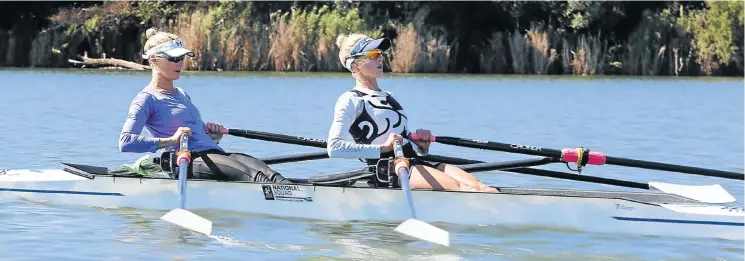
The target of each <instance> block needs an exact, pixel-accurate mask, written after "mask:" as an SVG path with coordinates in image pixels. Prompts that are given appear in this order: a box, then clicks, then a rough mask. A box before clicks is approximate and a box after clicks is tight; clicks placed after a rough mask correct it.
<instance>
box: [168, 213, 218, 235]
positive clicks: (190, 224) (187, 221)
mask: <svg viewBox="0 0 745 261" xmlns="http://www.w3.org/2000/svg"><path fill="white" fill-rule="evenodd" d="M160 219H162V220H165V221H168V222H170V223H172V224H175V225H177V226H180V227H183V228H186V229H189V230H192V231H196V232H199V233H202V234H205V235H208V236H209V235H211V234H212V221H209V220H208V219H206V218H203V217H200V216H198V215H197V214H194V213H191V212H190V211H188V210H184V209H180V208H177V209H174V210H171V211H169V212H168V213H166V214H165V215H163V216H162V217H160Z"/></svg>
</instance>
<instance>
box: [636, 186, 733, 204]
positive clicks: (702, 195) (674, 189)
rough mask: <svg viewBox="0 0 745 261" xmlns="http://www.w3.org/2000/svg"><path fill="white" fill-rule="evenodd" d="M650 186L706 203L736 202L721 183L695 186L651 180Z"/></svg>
mask: <svg viewBox="0 0 745 261" xmlns="http://www.w3.org/2000/svg"><path fill="white" fill-rule="evenodd" d="M649 186H650V187H654V188H656V189H659V190H660V191H662V192H665V193H669V194H675V195H679V196H682V197H686V198H690V199H693V200H698V201H701V202H706V203H729V202H735V197H733V196H732V195H731V194H729V192H727V190H725V189H724V188H722V186H720V185H719V184H715V185H706V186H695V185H680V184H670V183H664V182H649Z"/></svg>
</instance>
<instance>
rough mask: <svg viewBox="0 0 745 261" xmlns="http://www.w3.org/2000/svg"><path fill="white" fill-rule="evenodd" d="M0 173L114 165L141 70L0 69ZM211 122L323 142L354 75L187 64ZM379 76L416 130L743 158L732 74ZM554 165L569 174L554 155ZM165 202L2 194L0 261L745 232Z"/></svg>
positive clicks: (325, 168)
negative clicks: (191, 220)
mask: <svg viewBox="0 0 745 261" xmlns="http://www.w3.org/2000/svg"><path fill="white" fill-rule="evenodd" d="M0 79H1V80H0V111H2V112H3V117H2V120H0V133H2V134H3V135H2V136H0V155H3V159H2V160H0V169H14V168H55V167H59V165H58V163H59V162H61V161H66V162H77V163H89V164H94V165H104V166H111V167H116V166H119V165H120V164H122V163H131V162H133V161H134V160H135V159H137V158H138V157H139V156H141V155H136V154H122V153H119V152H118V148H117V138H118V135H119V131H120V129H121V126H122V123H123V121H124V118H125V117H126V114H127V108H128V105H129V102H130V101H131V100H132V98H133V97H134V95H135V94H136V93H137V91H138V90H140V89H141V88H143V86H144V84H146V83H147V82H148V81H149V74H148V73H131V72H110V73H103V72H86V71H79V70H69V71H47V70H38V71H28V70H8V71H0ZM178 84H179V86H181V87H184V88H185V89H186V90H187V91H188V92H189V94H190V95H191V97H192V99H193V101H194V102H195V103H196V104H197V105H198V106H199V107H200V110H201V112H202V115H203V117H204V118H205V120H207V121H218V122H220V123H222V124H224V125H226V126H228V127H234V128H244V129H253V130H260V131H269V132H274V133H282V134H288V135H298V136H307V137H316V138H325V137H326V132H327V130H328V125H329V124H330V121H331V114H332V110H333V106H334V102H335V101H336V99H337V97H338V96H339V95H340V94H341V93H342V92H343V91H345V90H348V89H349V88H351V87H352V84H353V82H352V81H351V80H350V78H348V77H346V75H338V74H232V73H222V74H210V73H189V74H185V75H184V76H183V78H182V80H180V81H179V82H178ZM381 84H382V87H383V88H384V89H386V90H391V91H393V92H394V93H395V94H396V96H397V98H398V99H399V101H400V102H401V103H402V104H403V105H404V107H405V108H406V110H407V112H408V114H409V118H410V121H411V122H410V124H411V126H412V127H413V128H429V129H431V130H432V132H433V133H434V134H435V135H438V134H439V135H449V136H462V137H469V138H480V139H489V140H495V141H501V142H508V143H521V144H530V145H537V146H543V147H550V148H564V147H575V146H584V147H588V148H591V149H593V150H599V151H602V152H605V153H606V154H608V155H612V156H620V157H630V158H637V159H645V160H653V161H662V162H670V163H678V164H684V165H692V166H702V167H710V168H717V169H723V170H731V171H742V168H743V158H744V155H743V82H742V80H741V79H724V80H722V79H716V80H712V79H707V80H703V79H673V78H664V79H663V78H650V79H640V78H636V79H624V78H594V79H593V78H539V77H475V76H453V77H401V76H397V77H390V78H387V79H384V80H382V81H381ZM221 144H222V145H223V146H224V147H225V148H226V149H227V150H231V151H243V152H247V153H250V154H253V155H255V156H258V157H263V156H276V155H283V154H289V153H296V152H309V151H317V150H318V149H313V148H307V147H300V146H294V145H284V144H274V143H269V142H263V141H253V140H246V139H241V138H236V137H229V136H226V137H225V138H224V139H223V141H222V142H221ZM432 153H434V154H440V155H451V156H460V157H468V158H473V159H480V160H490V161H496V160H510V159H519V158H525V156H521V155H515V154H504V153H497V152H487V151H481V150H473V149H464V148H456V147H451V146H445V145H438V144H435V145H433V148H432ZM358 166H359V162H356V161H354V160H336V159H334V160H329V159H326V160H320V161H315V162H304V163H292V164H284V165H278V166H276V169H277V170H279V171H281V172H282V173H283V174H284V175H286V176H290V177H307V176H310V175H315V174H319V173H326V174H328V173H331V172H335V171H344V170H347V169H350V168H355V167H358ZM553 168H554V169H556V170H565V168H566V167H565V166H563V165H557V166H555V167H553ZM584 173H585V174H587V175H596V176H603V177H611V178H621V179H628V180H632V181H639V182H648V181H666V182H675V183H681V184H713V183H719V184H722V185H723V186H724V187H725V188H726V189H727V190H729V191H730V193H732V194H733V195H735V197H736V198H737V199H738V201H739V204H742V202H743V184H742V183H741V182H734V181H732V180H725V179H716V178H707V177H701V176H695V175H687V174H676V173H666V172H654V171H647V170H640V169H632V168H620V167H613V166H602V167H597V166H593V167H588V168H587V169H586V170H585V172H584ZM477 175H478V177H479V178H481V179H482V180H484V181H486V182H487V183H489V184H494V185H497V186H529V187H541V188H590V189H610V190H625V189H623V188H617V187H611V186H603V185H594V184H585V183H578V182H570V181H562V180H556V179H550V178H541V177H532V176H525V175H519V174H509V173H499V172H491V173H481V174H477ZM162 214H163V212H155V211H153V212H150V211H143V210H136V209H118V210H101V209H91V208H84V207H70V206H55V205H43V204H38V203H31V202H24V201H0V234H2V235H4V236H2V237H0V260H52V259H53V260H327V259H332V260H342V259H350V260H360V259H364V260H743V257H744V256H743V244H742V242H731V241H721V240H706V241H701V240H687V239H677V238H649V237H625V236H609V235H597V234H586V233H577V232H567V231H561V230H545V229H519V230H518V229H513V228H510V227H461V226H449V227H443V228H445V229H447V230H448V231H450V232H451V233H452V242H453V247H452V248H449V249H447V248H439V247H436V246H433V245H429V244H424V243H419V242H412V241H409V240H403V239H401V238H400V237H399V236H398V234H397V233H396V232H394V231H393V230H392V229H393V227H394V226H395V224H379V223H332V222H320V221H319V222H309V221H299V220H291V219H276V218H267V217H263V216H251V215H243V214H240V215H239V214H235V213H218V212H211V213H199V214H203V215H205V216H206V217H208V218H210V219H211V220H213V222H215V224H214V227H215V229H216V232H215V234H218V235H220V237H216V238H207V237H200V236H194V235H190V234H186V233H184V232H183V231H181V230H178V229H174V228H172V227H169V226H168V225H166V224H165V223H164V222H162V221H160V220H158V217H159V216H160V215H162Z"/></svg>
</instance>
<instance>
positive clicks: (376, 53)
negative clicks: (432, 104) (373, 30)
mask: <svg viewBox="0 0 745 261" xmlns="http://www.w3.org/2000/svg"><path fill="white" fill-rule="evenodd" d="M336 45H337V46H338V47H339V50H340V51H339V60H340V62H341V63H342V64H343V65H344V67H345V68H347V69H348V70H349V71H351V72H352V76H353V77H354V79H355V80H356V84H355V86H354V88H353V89H352V90H350V91H348V92H345V93H343V94H342V95H341V96H340V97H339V99H338V100H337V102H336V105H335V107H334V119H333V121H332V123H331V128H330V129H329V136H328V147H327V150H328V153H329V157H331V158H362V159H366V160H367V164H368V165H378V166H380V167H382V168H379V170H378V171H386V170H387V163H381V164H379V160H380V159H386V158H388V157H390V156H392V155H393V152H392V150H393V143H394V141H395V140H399V141H401V144H403V150H404V156H406V157H414V158H416V157H417V156H423V155H426V154H427V153H428V151H429V146H430V142H429V138H430V137H431V135H432V134H431V133H430V131H429V130H425V129H418V130H416V133H417V134H418V135H419V137H420V138H421V140H414V141H412V142H409V140H408V139H404V138H403V137H404V136H408V134H409V129H408V126H407V117H406V114H405V113H404V110H403V107H401V104H399V103H398V102H397V101H396V99H395V98H394V96H393V94H391V93H390V92H388V91H382V90H381V89H380V88H379V86H378V82H377V78H379V77H381V76H382V75H383V63H382V52H384V51H386V50H387V49H388V48H389V47H390V45H391V42H390V40H388V39H385V38H383V39H372V38H370V37H368V36H366V35H363V34H359V33H355V34H351V35H340V36H339V37H338V38H337V39H336ZM350 135H351V138H352V139H351V140H349V139H347V137H348V136H350ZM412 143H413V145H412ZM411 167H412V168H411V179H410V185H411V188H412V189H434V190H461V191H482V192H498V191H497V189H495V188H492V187H489V186H487V185H486V184H484V183H481V182H480V181H479V180H478V179H476V178H475V177H474V176H472V175H471V174H469V173H467V172H465V171H463V170H462V169H460V168H458V167H456V166H452V165H448V164H441V163H432V162H426V161H422V160H416V159H415V160H412V161H411ZM394 185H395V186H397V187H398V185H397V184H394Z"/></svg>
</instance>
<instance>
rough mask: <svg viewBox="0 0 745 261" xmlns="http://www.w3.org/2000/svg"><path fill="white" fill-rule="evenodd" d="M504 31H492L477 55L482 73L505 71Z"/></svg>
mask: <svg viewBox="0 0 745 261" xmlns="http://www.w3.org/2000/svg"><path fill="white" fill-rule="evenodd" d="M504 40H505V39H504V33H502V32H494V33H492V35H491V37H489V39H488V40H487V42H486V44H485V46H484V48H482V50H481V54H480V55H479V68H480V69H481V72H482V73H505V72H506V69H507V66H508V65H507V58H506V57H507V51H506V49H507V48H506V46H505V44H504Z"/></svg>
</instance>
